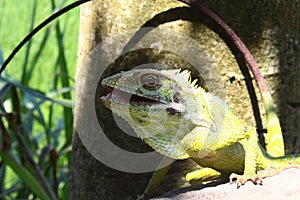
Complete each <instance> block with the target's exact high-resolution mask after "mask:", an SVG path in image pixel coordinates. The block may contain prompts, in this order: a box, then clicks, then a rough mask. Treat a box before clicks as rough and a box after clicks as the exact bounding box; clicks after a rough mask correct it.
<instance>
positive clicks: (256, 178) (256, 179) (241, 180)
mask: <svg viewBox="0 0 300 200" xmlns="http://www.w3.org/2000/svg"><path fill="white" fill-rule="evenodd" d="M234 179H235V182H236V183H237V187H238V188H239V187H240V186H241V185H244V184H245V183H246V182H247V181H252V182H253V183H255V184H259V185H262V178H261V176H260V175H258V174H253V175H245V174H244V175H238V174H235V173H232V174H231V175H230V176H229V181H230V183H231V184H232V183H233V180H234Z"/></svg>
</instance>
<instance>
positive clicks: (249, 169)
mask: <svg viewBox="0 0 300 200" xmlns="http://www.w3.org/2000/svg"><path fill="white" fill-rule="evenodd" d="M248 135H249V137H248V138H247V139H246V140H245V141H244V145H243V146H244V149H245V164H244V174H243V175H238V174H235V173H232V174H231V175H230V177H229V180H230V183H232V182H233V180H234V179H236V182H237V186H238V187H239V186H241V185H244V184H245V183H246V182H247V181H248V180H250V181H252V182H253V183H255V184H257V183H259V184H262V178H261V176H260V175H258V174H257V173H256V163H257V156H258V151H257V134H256V132H255V130H254V129H250V130H249V131H248Z"/></svg>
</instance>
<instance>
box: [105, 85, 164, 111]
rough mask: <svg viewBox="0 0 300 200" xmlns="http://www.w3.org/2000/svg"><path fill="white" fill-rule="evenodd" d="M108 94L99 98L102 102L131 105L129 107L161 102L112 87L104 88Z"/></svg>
mask: <svg viewBox="0 0 300 200" xmlns="http://www.w3.org/2000/svg"><path fill="white" fill-rule="evenodd" d="M105 88H106V89H108V90H109V91H110V92H109V93H108V94H107V95H106V96H103V97H101V99H102V101H106V103H111V102H115V103H123V104H131V105H136V106H138V105H153V104H161V103H162V102H161V101H159V100H157V99H154V98H148V97H142V96H139V95H138V94H132V93H129V92H126V91H122V90H119V89H116V88H113V87H108V86H107V87H105Z"/></svg>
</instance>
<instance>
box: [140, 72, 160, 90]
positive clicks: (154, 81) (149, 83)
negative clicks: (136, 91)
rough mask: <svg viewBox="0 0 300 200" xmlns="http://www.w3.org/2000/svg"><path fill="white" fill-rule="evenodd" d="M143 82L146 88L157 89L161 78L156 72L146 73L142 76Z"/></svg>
mask: <svg viewBox="0 0 300 200" xmlns="http://www.w3.org/2000/svg"><path fill="white" fill-rule="evenodd" d="M141 82H142V85H143V87H144V88H146V89H149V90H155V89H157V88H158V87H160V84H159V78H158V76H157V75H156V74H145V75H143V76H142V77H141Z"/></svg>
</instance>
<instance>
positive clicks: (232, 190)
mask: <svg viewBox="0 0 300 200" xmlns="http://www.w3.org/2000/svg"><path fill="white" fill-rule="evenodd" d="M200 187H202V189H199V187H198V188H197V186H191V187H188V188H182V189H179V190H174V191H171V192H169V193H166V194H164V195H163V196H161V197H158V198H153V200H169V199H174V200H187V199H188V200H196V199H197V200H198V199H201V200H212V199H222V200H223V199H225V200H227V199H228V200H235V199H243V200H247V199H257V200H258V199H264V200H268V199H270V200H282V199H285V200H299V199H300V170H299V169H289V170H285V171H283V172H282V173H280V174H278V175H276V176H274V177H269V178H266V179H264V180H263V185H254V184H252V183H251V182H247V183H246V184H245V185H244V186H241V187H240V188H239V189H237V187H236V184H229V183H225V184H220V185H217V186H214V187H209V186H208V187H203V186H200Z"/></svg>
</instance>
